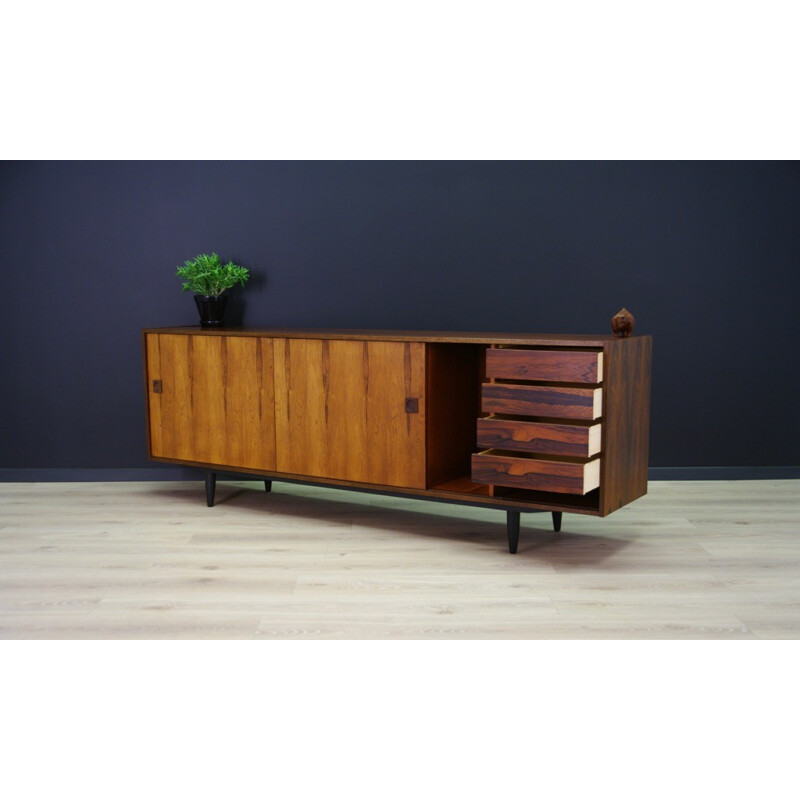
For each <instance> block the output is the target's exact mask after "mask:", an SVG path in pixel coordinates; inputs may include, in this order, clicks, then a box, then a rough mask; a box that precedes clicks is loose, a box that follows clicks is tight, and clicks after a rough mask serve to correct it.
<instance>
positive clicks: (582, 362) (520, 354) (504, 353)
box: [486, 348, 603, 383]
mask: <svg viewBox="0 0 800 800" xmlns="http://www.w3.org/2000/svg"><path fill="white" fill-rule="evenodd" d="M486 375H487V377H489V378H500V379H507V380H526V381H557V382H559V383H600V382H601V381H602V380H603V354H602V353H598V352H592V351H586V350H513V349H508V348H494V349H491V350H488V351H487V353H486Z"/></svg>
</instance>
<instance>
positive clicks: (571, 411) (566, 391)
mask: <svg viewBox="0 0 800 800" xmlns="http://www.w3.org/2000/svg"><path fill="white" fill-rule="evenodd" d="M493 352H494V351H493V350H488V351H487V352H486V357H487V359H488V357H489V354H490V353H493ZM482 396H483V400H482V407H483V410H484V411H488V412H490V413H493V414H520V415H522V416H531V417H563V418H566V419H581V420H593V419H597V418H598V417H599V416H601V414H602V413H603V412H602V396H603V390H602V389H573V388H568V387H561V386H559V387H555V386H523V385H515V384H507V383H484V384H483V394H482Z"/></svg>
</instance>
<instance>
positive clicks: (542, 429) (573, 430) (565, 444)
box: [478, 417, 601, 458]
mask: <svg viewBox="0 0 800 800" xmlns="http://www.w3.org/2000/svg"><path fill="white" fill-rule="evenodd" d="M600 429H601V426H600V425H599V424H597V425H590V426H588V427H586V426H583V425H554V424H552V423H547V422H525V421H522V420H512V419H497V418H495V417H488V418H486V419H479V420H478V447H487V448H496V449H499V450H519V451H520V452H523V453H543V454H545V455H554V456H559V455H560V456H576V457H578V458H589V457H590V456H593V455H596V454H597V453H599V452H600Z"/></svg>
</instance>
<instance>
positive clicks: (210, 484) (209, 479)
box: [206, 472, 217, 508]
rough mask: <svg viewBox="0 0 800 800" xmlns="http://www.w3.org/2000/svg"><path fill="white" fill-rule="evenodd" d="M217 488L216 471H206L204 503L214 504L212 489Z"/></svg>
mask: <svg viewBox="0 0 800 800" xmlns="http://www.w3.org/2000/svg"><path fill="white" fill-rule="evenodd" d="M216 488H217V473H216V472H206V505H207V506H208V507H209V508H211V506H213V505H214V490H215V489H216Z"/></svg>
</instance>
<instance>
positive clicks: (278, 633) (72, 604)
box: [0, 481, 800, 639]
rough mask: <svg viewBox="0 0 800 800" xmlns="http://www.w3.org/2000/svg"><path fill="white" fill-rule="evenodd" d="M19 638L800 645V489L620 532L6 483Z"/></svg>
mask: <svg viewBox="0 0 800 800" xmlns="http://www.w3.org/2000/svg"><path fill="white" fill-rule="evenodd" d="M0 638H3V639H253V638H275V639H284V638H285V639H293V638H305V639H309V638H321V639H334V638H347V639H427V638H435V639H565V638H569V639H596V638H612V639H631V638H634V639H718V638H722V639H756V638H763V639H796V638H800V481H729V482H658V483H651V484H650V493H649V494H648V495H647V496H646V497H644V498H641V499H640V500H637V501H636V502H635V503H633V504H632V505H630V506H628V507H626V508H624V509H622V510H620V511H618V512H616V513H615V514H613V515H612V516H610V517H607V518H606V519H598V518H594V517H583V516H579V515H572V514H565V515H564V522H563V529H562V532H561V533H560V534H554V533H553V532H552V529H551V526H550V515H549V514H525V515H523V517H522V533H521V537H520V545H519V552H518V553H517V555H515V556H512V555H510V554H509V553H508V552H507V549H506V540H505V515H504V514H502V513H501V512H497V511H492V510H485V509H473V508H467V507H461V506H452V505H442V504H435V503H430V502H425V501H416V500H404V499H399V498H387V497H379V496H372V495H364V494H359V493H353V492H344V491H340V490H333V489H321V488H313V487H301V486H293V485H289V484H281V483H278V482H276V483H274V484H273V491H272V493H271V494H266V493H265V492H264V491H263V484H261V483H260V482H248V481H241V482H223V483H219V484H218V487H217V506H215V507H214V508H211V509H209V508H207V507H206V505H205V500H204V492H203V487H202V485H201V483H200V482H199V481H198V482H192V483H188V482H182V483H39V484H35V483H28V484H19V483H18V484H8V483H7V484H0Z"/></svg>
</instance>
